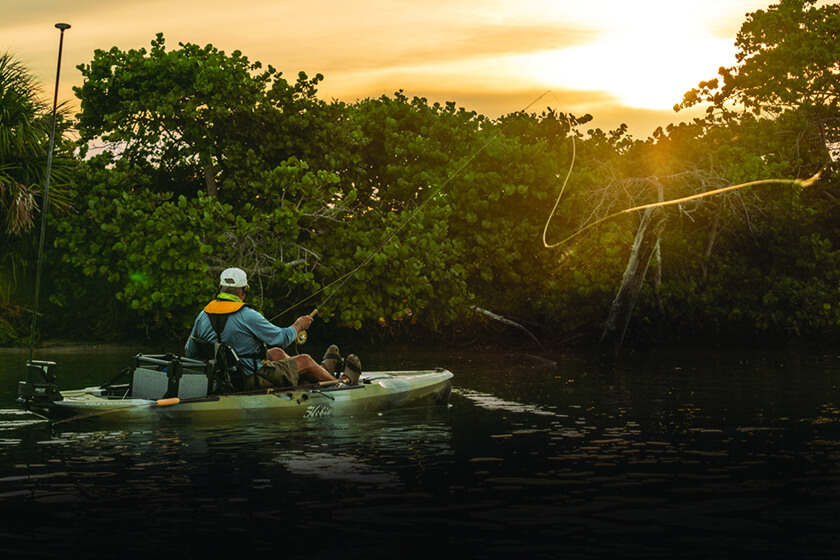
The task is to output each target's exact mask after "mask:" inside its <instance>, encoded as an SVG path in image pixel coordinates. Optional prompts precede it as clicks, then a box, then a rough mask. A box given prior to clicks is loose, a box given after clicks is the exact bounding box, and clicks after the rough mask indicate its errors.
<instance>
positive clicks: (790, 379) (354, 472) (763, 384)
mask: <svg viewBox="0 0 840 560" xmlns="http://www.w3.org/2000/svg"><path fill="white" fill-rule="evenodd" d="M138 350H139V348H100V349H81V348H69V349H60V350H50V358H51V359H53V360H54V361H57V362H59V370H58V374H59V385H60V386H61V387H65V388H71V387H72V388H77V387H83V386H86V385H91V384H96V383H99V382H102V381H104V380H107V378H108V377H110V376H111V375H112V374H113V373H114V372H116V371H118V370H119V369H120V368H122V367H124V366H125V365H127V360H128V357H129V356H130V355H131V354H133V353H135V352H136V351H138ZM146 350H148V351H154V350H155V349H146ZM321 350H322V349H321V348H318V347H317V345H314V344H313V345H312V347H311V348H310V351H311V352H313V353H315V352H316V351H317V353H320V352H321ZM25 357H26V353H25V352H21V351H12V350H7V351H0V515H2V522H0V556H2V557H3V558H18V557H52V556H54V557H57V558H70V557H85V558H125V557H148V556H154V557H157V556H164V557H171V556H175V555H183V554H187V553H190V554H193V553H197V552H209V553H212V557H214V558H216V557H225V558H255V557H257V555H259V556H260V557H265V555H271V557H276V558H283V557H290V558H326V557H330V558H333V557H346V558H357V557H362V558H363V557H377V558H385V557H389V558H390V557H403V558H419V557H424V558H429V557H430V556H431V557H432V558H435V557H438V558H448V557H453V556H456V555H457V556H459V557H467V558H502V557H504V558H519V557H526V558H595V557H598V558H601V557H604V558H608V557H611V558H636V557H637V558H672V557H681V558H713V557H723V558H751V557H762V558H838V557H840V392H838V380H840V356H836V355H834V354H826V353H819V352H810V353H808V352H798V353H797V352H794V353H789V352H777V353H768V352H766V351H764V352H750V351H740V352H721V351H697V350H694V351H686V352H671V353H660V354H633V355H629V356H626V357H625V358H623V359H622V361H621V362H620V363H619V364H618V365H617V366H615V368H613V369H607V368H603V367H601V366H600V365H599V364H598V362H597V360H593V359H589V358H587V357H586V356H581V355H563V356H555V358H556V359H557V360H559V365H557V366H551V365H546V364H544V363H542V362H540V361H538V360H535V359H532V358H529V357H527V356H523V355H517V354H514V353H512V352H504V351H500V352H497V353H493V352H488V351H475V350H470V351H456V350H447V349H443V350H433V351H426V352H421V351H420V350H419V349H406V348H391V349H389V350H388V351H385V350H377V351H367V352H365V353H364V354H362V359H363V363H364V365H365V368H366V369H369V370H373V369H427V368H430V367H434V366H443V367H447V368H449V369H450V370H451V371H453V373H455V378H454V380H453V381H454V391H453V395H452V399H451V403H450V406H449V407H448V408H429V409H413V410H398V411H392V412H388V413H385V414H381V415H367V416H356V417H351V418H321V419H311V420H306V421H300V422H299V423H294V424H291V425H277V424H272V425H265V424H237V425H224V426H215V427H208V426H191V425H146V426H135V427H131V428H124V427H120V426H109V427H102V426H98V425H96V424H90V423H87V424H75V425H74V424H73V423H68V424H62V425H60V426H56V427H55V428H53V427H51V425H50V424H49V423H47V422H43V421H38V420H37V419H36V418H35V417H33V416H31V415H29V414H26V413H22V412H20V411H18V410H17V408H16V404H15V397H16V394H15V393H16V383H17V380H18V379H20V378H21V377H22V374H23V372H22V369H23V368H22V363H23V361H24V360H25ZM40 357H43V356H40Z"/></svg>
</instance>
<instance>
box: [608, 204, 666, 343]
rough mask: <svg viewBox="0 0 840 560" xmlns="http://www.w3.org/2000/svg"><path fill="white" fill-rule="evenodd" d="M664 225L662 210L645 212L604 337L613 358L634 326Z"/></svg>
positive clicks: (652, 209) (611, 308) (650, 209)
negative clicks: (635, 310)
mask: <svg viewBox="0 0 840 560" xmlns="http://www.w3.org/2000/svg"><path fill="white" fill-rule="evenodd" d="M664 225H665V213H664V211H663V210H662V208H648V209H647V210H645V213H644V214H643V215H642V221H641V223H640V224H639V230H638V231H637V232H636V239H635V241H633V249H632V251H631V252H630V259H629V260H628V261H627V268H625V269H624V276H623V278H622V280H621V287H620V288H619V289H618V293H617V294H616V296H615V299H614V300H613V303H612V306H611V307H610V314H609V316H608V317H607V322H606V325H604V332H603V334H602V335H601V346H602V347H603V348H604V349H608V350H609V352H611V353H612V354H613V355H614V354H617V353H618V350H619V349H620V348H621V342H622V341H623V340H624V332H625V331H626V330H627V324H628V323H629V322H630V315H631V314H632V313H633V307H634V306H635V305H636V298H638V297H639V291H640V290H641V289H642V282H643V281H644V279H645V272H647V268H648V264H650V259H651V257H652V256H653V254H654V250H655V249H656V245H657V242H658V241H659V236H660V235H661V233H662V229H663V227H664Z"/></svg>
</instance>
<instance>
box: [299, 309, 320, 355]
mask: <svg viewBox="0 0 840 560" xmlns="http://www.w3.org/2000/svg"><path fill="white" fill-rule="evenodd" d="M317 314H318V308H317V307H316V308H315V309H313V310H312V313H310V314H309V316H310V317H312V318H313V319H314V318H315V315H317ZM307 340H309V335H308V334H307V333H306V331H300V332H299V333H298V334H297V338H295V344H297V345H298V346H300V345H302V344H306V341H307Z"/></svg>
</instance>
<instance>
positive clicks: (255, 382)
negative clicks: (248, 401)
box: [245, 358, 298, 389]
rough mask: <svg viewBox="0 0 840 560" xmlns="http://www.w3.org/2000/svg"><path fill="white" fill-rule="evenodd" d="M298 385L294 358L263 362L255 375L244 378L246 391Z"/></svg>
mask: <svg viewBox="0 0 840 560" xmlns="http://www.w3.org/2000/svg"><path fill="white" fill-rule="evenodd" d="M297 384H298V367H297V362H296V361H295V359H294V358H286V359H285V360H277V361H275V362H263V364H262V367H260V369H259V370H258V371H257V373H256V375H249V376H248V377H246V378H245V388H246V389H267V388H270V387H294V386H295V385H297Z"/></svg>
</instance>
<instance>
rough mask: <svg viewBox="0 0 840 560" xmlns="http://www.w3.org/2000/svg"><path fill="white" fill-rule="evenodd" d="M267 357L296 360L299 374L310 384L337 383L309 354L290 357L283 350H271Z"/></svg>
mask: <svg viewBox="0 0 840 560" xmlns="http://www.w3.org/2000/svg"><path fill="white" fill-rule="evenodd" d="M266 357H267V358H268V359H269V360H272V361H277V360H285V359H287V358H292V359H294V361H295V363H296V364H297V368H298V374H299V375H300V377H302V378H304V379H305V380H306V381H309V382H310V383H320V382H321V381H335V377H333V376H332V375H331V374H330V373H329V372H328V371H327V370H325V369H324V368H322V367H321V366H320V365H318V362H316V361H315V360H313V359H312V356H310V355H309V354H300V355H299V356H289V355H288V354H286V353H285V352H284V351H283V349H282V348H270V349H269V350H268V352H266Z"/></svg>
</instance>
